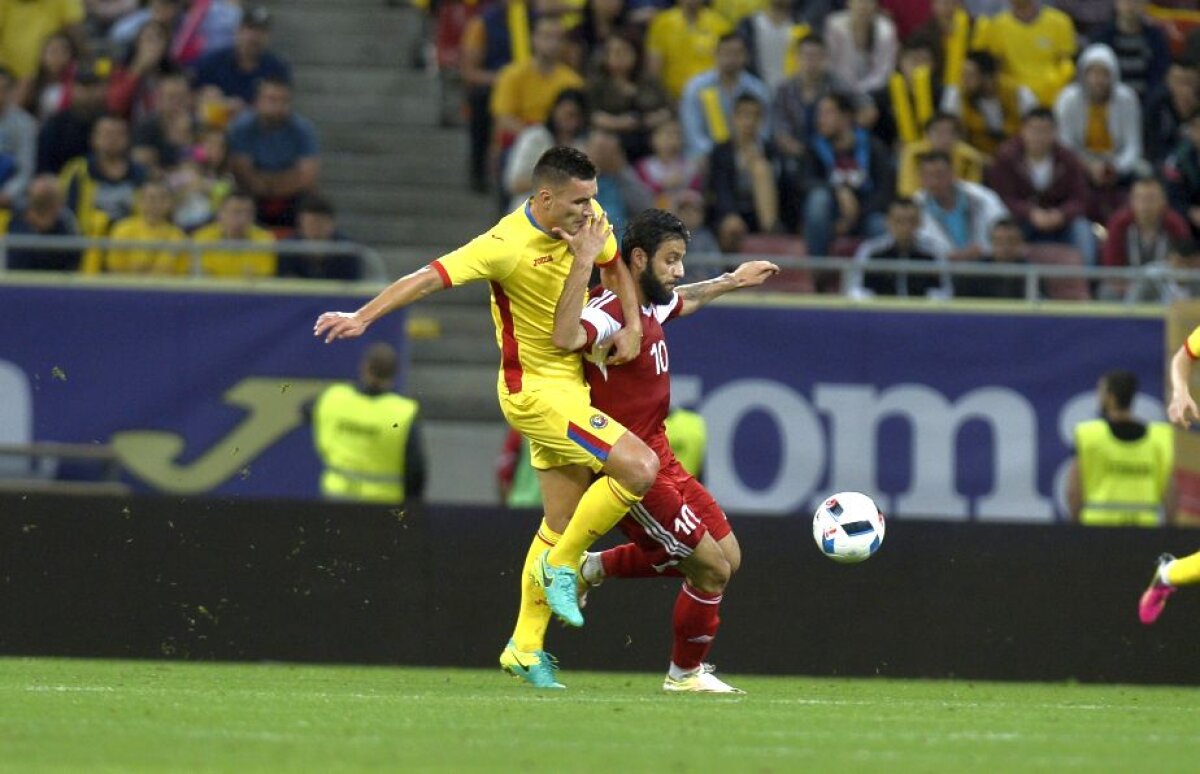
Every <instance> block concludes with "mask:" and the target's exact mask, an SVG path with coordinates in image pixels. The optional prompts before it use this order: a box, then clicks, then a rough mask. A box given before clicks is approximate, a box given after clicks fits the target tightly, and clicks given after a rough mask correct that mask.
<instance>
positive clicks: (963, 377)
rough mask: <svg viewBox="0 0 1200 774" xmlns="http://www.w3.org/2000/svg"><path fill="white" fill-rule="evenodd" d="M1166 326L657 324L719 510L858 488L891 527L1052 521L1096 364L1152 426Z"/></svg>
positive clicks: (1062, 322) (848, 316)
mask: <svg viewBox="0 0 1200 774" xmlns="http://www.w3.org/2000/svg"><path fill="white" fill-rule="evenodd" d="M1163 325H1164V324H1163V320H1162V319H1161V318H1160V317H1150V318H1146V317H1142V318H1139V317H1137V316H1133V315H1127V316H1121V317H1115V316H1106V317H1101V316H1084V315H1079V314H1062V315H1056V314H1048V313H1024V312H1014V313H984V312H975V311H963V312H958V311H952V310H950V309H946V310H944V311H941V310H932V309H928V308H927V309H925V310H922V311H916V310H914V311H887V310H870V309H864V308H842V309H814V308H762V307H756V308H746V307H735V306H716V307H712V308H709V309H705V310H702V311H701V312H699V313H698V314H696V315H695V316H694V317H689V318H686V319H683V320H680V321H678V322H674V323H672V324H671V325H670V326H669V327H668V330H667V340H668V344H669V346H670V368H671V371H672V373H673V385H674V399H675V401H676V403H678V404H680V405H684V406H691V407H693V408H697V407H698V410H699V411H700V412H701V413H702V414H703V415H704V416H705V418H706V419H707V421H708V426H709V435H708V457H707V463H706V468H705V470H706V483H707V484H708V485H709V487H710V488H711V489H712V490H713V492H714V494H716V496H717V499H718V501H719V502H720V503H721V504H722V505H723V506H724V507H725V509H726V510H728V511H730V512H733V513H745V512H760V513H764V514H785V513H796V512H807V511H810V509H812V508H815V507H816V505H817V504H818V503H819V502H820V501H821V500H822V499H824V497H826V496H827V495H829V494H832V493H834V492H839V491H846V490H853V491H862V492H866V493H868V494H871V495H872V496H874V497H875V498H876V502H877V503H878V504H879V506H880V507H881V508H882V509H883V510H884V511H885V512H886V513H888V514H889V515H898V516H901V517H921V518H935V519H947V520H966V519H980V520H989V521H1033V522H1049V521H1054V520H1059V519H1061V518H1062V517H1063V506H1062V490H1063V486H1064V477H1065V472H1066V465H1067V462H1068V460H1069V457H1070V455H1071V449H1072V445H1073V442H1072V430H1073V428H1074V426H1075V424H1076V423H1077V422H1080V421H1082V420H1084V419H1090V418H1093V417H1095V416H1096V413H1097V410H1098V400H1097V398H1096V383H1097V380H1098V379H1099V377H1100V376H1101V375H1102V374H1103V373H1105V372H1106V371H1108V370H1111V369H1116V368H1123V369H1128V370H1131V371H1133V372H1134V373H1136V374H1137V376H1138V377H1139V380H1140V392H1139V397H1138V400H1137V402H1136V403H1135V405H1134V409H1135V411H1137V412H1138V413H1139V414H1140V416H1142V417H1143V418H1144V419H1161V418H1162V417H1163V404H1162V395H1163V369H1164V360H1163Z"/></svg>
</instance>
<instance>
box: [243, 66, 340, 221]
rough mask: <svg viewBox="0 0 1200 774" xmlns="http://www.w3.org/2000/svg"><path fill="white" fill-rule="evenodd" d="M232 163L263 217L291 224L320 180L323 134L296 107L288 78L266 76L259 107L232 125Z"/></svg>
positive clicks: (255, 103)
mask: <svg viewBox="0 0 1200 774" xmlns="http://www.w3.org/2000/svg"><path fill="white" fill-rule="evenodd" d="M229 166H230V169H231V170H232V172H233V176H234V179H235V180H236V181H237V183H238V185H239V186H241V187H242V188H244V189H245V190H246V191H247V192H248V193H249V194H250V195H251V196H253V197H254V200H255V202H257V204H258V212H259V222H261V223H263V224H265V225H270V226H285V227H290V226H292V225H293V224H294V223H295V218H296V209H295V207H296V201H297V200H298V199H299V198H300V197H301V196H303V195H304V194H306V193H311V192H312V191H313V190H314V189H315V188H316V185H317V176H318V174H319V172H320V160H319V159H318V158H317V133H316V130H314V129H313V125H312V123H310V122H309V121H308V119H306V118H304V117H302V116H299V115H296V114H295V113H294V112H293V111H292V89H291V86H290V85H289V84H288V82H287V81H285V80H281V79H278V78H264V79H263V80H261V81H260V82H259V84H258V95H257V96H256V97H255V100H254V109H253V110H251V111H248V112H246V113H245V114H243V115H241V116H239V117H238V119H237V120H236V121H235V122H234V124H233V126H232V127H230V129H229Z"/></svg>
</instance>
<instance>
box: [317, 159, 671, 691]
mask: <svg viewBox="0 0 1200 774" xmlns="http://www.w3.org/2000/svg"><path fill="white" fill-rule="evenodd" d="M533 189H534V194H533V196H532V197H531V198H530V199H529V201H528V202H527V203H526V204H525V206H524V207H521V208H520V209H517V210H515V211H513V212H512V213H510V214H508V215H506V216H505V217H503V218H501V220H500V222H498V223H497V224H496V225H495V226H493V227H492V228H491V229H490V230H489V231H487V232H486V233H484V234H482V235H480V236H478V237H476V238H475V239H473V240H472V241H471V242H469V243H467V244H466V245H464V246H463V247H460V248H459V249H458V250H455V251H454V252H451V253H449V254H447V255H444V256H442V257H441V258H438V259H437V260H435V261H433V262H432V263H430V264H429V265H428V266H425V267H423V268H421V269H419V270H417V271H415V272H413V273H412V274H409V275H407V276H405V277H401V278H400V279H398V280H396V281H395V282H394V283H392V284H391V285H390V286H388V287H387V288H386V289H384V290H383V291H382V292H381V293H380V294H379V295H378V296H376V297H375V298H374V299H372V300H371V301H369V302H367V303H366V304H365V305H364V306H363V307H362V308H361V309H359V310H358V311H356V312H327V313H325V314H323V315H321V316H320V317H319V318H318V319H317V323H316V327H315V329H314V333H315V335H317V336H323V337H325V341H326V342H327V343H328V342H332V341H334V340H336V339H340V338H349V337H354V336H360V335H362V333H363V332H364V331H365V330H366V329H367V327H368V326H370V324H371V323H372V322H374V321H375V320H377V319H378V318H379V317H381V316H383V315H385V314H387V313H388V312H391V311H393V310H395V309H399V308H401V307H403V306H407V305H408V304H411V303H412V302H414V301H417V300H420V299H422V298H424V297H426V296H428V295H430V294H431V293H435V292H437V291H439V290H442V289H444V288H449V287H453V286H455V285H462V284H465V283H467V282H472V281H475V280H487V281H488V282H489V284H490V285H491V297H492V301H491V308H492V321H493V322H494V323H495V325H496V343H497V344H498V345H499V347H500V355H501V357H500V375H499V385H498V388H499V392H500V408H501V410H502V411H503V412H504V417H505V419H507V420H508V423H509V424H510V425H512V427H513V428H515V429H516V430H518V431H520V432H521V433H522V434H523V435H524V436H525V437H526V438H528V439H529V442H530V453H531V458H532V462H533V467H534V468H535V469H536V470H537V472H538V481H539V483H540V484H541V488H542V499H543V505H544V507H545V518H544V520H543V521H542V524H541V527H540V528H539V529H538V532H537V535H536V536H535V537H534V540H533V544H532V545H531V546H530V549H529V553H528V555H527V556H526V559H525V567H524V572H523V573H522V575H521V578H522V581H521V609H520V614H519V616H518V618H517V625H516V629H515V630H514V632H513V636H512V639H511V640H509V642H508V645H507V646H506V647H505V649H504V651H503V652H502V654H501V656H500V664H501V666H502V667H503V668H504V669H505V670H507V671H508V672H510V673H512V674H513V675H516V676H519V677H522V678H524V679H525V680H527V681H528V682H530V683H531V684H533V685H534V686H536V687H539V688H561V687H562V686H561V685H560V684H559V683H558V681H557V679H556V677H555V671H556V667H555V665H554V661H553V659H552V658H551V657H550V656H548V655H547V654H546V653H545V651H544V650H543V647H542V646H543V643H544V640H545V634H546V626H547V624H548V623H549V620H550V615H551V611H553V613H554V614H555V615H557V616H558V617H559V618H561V619H562V620H563V621H564V622H566V623H567V624H569V625H572V626H580V625H582V624H583V616H582V615H581V614H580V612H579V602H578V598H577V591H576V583H577V577H578V569H579V564H580V562H581V561H582V560H583V554H584V552H585V551H586V550H587V549H588V547H590V546H591V544H592V543H594V542H595V541H596V539H598V538H599V537H600V536H601V535H603V534H604V533H606V532H608V530H609V529H611V528H612V527H613V526H614V525H615V524H616V523H617V522H618V521H620V520H621V518H622V517H623V516H624V515H625V512H626V511H628V510H629V508H630V507H631V506H632V505H633V504H635V503H637V502H639V501H640V500H641V499H642V496H643V495H644V494H645V493H646V491H647V490H649V488H650V486H651V485H652V484H653V483H654V478H655V476H656V475H657V473H658V467H659V463H658V457H657V456H656V455H655V454H654V452H653V451H651V450H650V448H649V447H648V446H647V445H646V444H645V443H643V442H642V441H641V440H640V439H639V438H638V437H637V436H636V435H634V434H633V433H629V432H626V429H625V428H624V427H622V426H621V425H620V424H619V423H617V422H616V421H614V420H613V419H612V418H611V417H609V416H608V415H607V414H604V413H603V412H601V411H597V410H596V409H595V408H593V407H592V406H591V398H590V394H589V392H588V387H587V384H586V383H585V382H584V380H583V367H582V364H581V362H580V358H579V355H578V354H577V353H575V352H571V351H568V350H567V349H565V348H564V347H563V346H561V345H560V343H558V342H556V341H555V340H554V337H553V331H554V327H555V326H554V322H555V319H556V316H559V315H566V316H571V317H573V318H575V319H578V317H579V314H580V312H581V311H582V306H579V307H578V308H574V309H568V308H564V309H560V308H559V306H560V305H559V299H560V297H561V296H562V291H563V283H564V281H565V280H566V277H567V275H568V274H569V273H570V269H571V266H572V265H573V264H575V263H578V262H580V261H584V262H588V263H594V264H595V265H597V266H599V267H600V274H601V279H602V280H603V282H604V284H605V285H606V286H607V287H610V288H614V289H616V292H617V294H618V296H620V298H621V302H622V308H623V310H624V313H625V314H626V315H627V316H628V317H627V319H631V320H638V321H639V324H638V325H636V326H634V327H633V328H630V329H626V331H628V333H627V334H626V335H625V336H624V337H622V338H620V339H619V340H615V341H614V346H613V354H612V355H611V361H612V362H613V363H614V364H620V363H625V362H628V361H629V360H632V359H633V358H634V357H636V356H637V354H638V353H639V351H640V349H641V339H642V329H641V325H640V319H641V316H640V314H639V312H638V307H637V293H636V289H635V287H634V285H633V280H632V279H631V278H630V274H629V270H628V268H627V267H626V266H625V264H624V261H621V260H619V259H618V255H617V243H616V239H614V238H613V235H612V229H611V228H610V227H609V225H608V221H607V217H606V216H605V215H604V213H603V211H601V210H600V209H599V207H598V206H597V205H596V204H595V202H594V197H595V195H596V168H595V167H594V166H593V165H592V162H591V161H590V160H589V159H588V158H587V156H585V155H584V154H582V153H581V152H579V151H577V150H575V149H573V148H566V147H556V148H551V149H550V150H548V151H546V152H545V153H544V154H543V155H542V157H541V158H540V159H539V160H538V162H537V164H536V165H535V166H534V169H533ZM623 332H624V331H623ZM618 335H619V334H618ZM596 473H600V474H602V475H600V476H599V477H595V474H596ZM594 477H595V480H594V481H593V478H594Z"/></svg>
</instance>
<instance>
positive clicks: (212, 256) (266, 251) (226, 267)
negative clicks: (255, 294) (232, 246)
mask: <svg viewBox="0 0 1200 774" xmlns="http://www.w3.org/2000/svg"><path fill="white" fill-rule="evenodd" d="M192 241H194V242H196V243H198V244H203V243H206V242H210V243H211V242H221V241H246V242H257V243H259V244H262V245H263V246H264V247H263V249H262V250H261V251H259V250H254V251H250V252H245V251H236V252H235V251H233V250H220V249H218V250H205V251H204V252H203V253H201V255H200V269H201V271H202V272H203V273H204V274H205V275H207V276H210V277H223V278H229V279H236V278H239V277H273V276H275V273H276V267H277V266H278V264H279V259H278V258H277V257H276V255H275V249H274V246H275V236H274V235H273V234H272V233H271V232H270V231H267V230H266V229H264V228H259V227H258V226H256V225H254V199H253V198H251V197H250V195H249V194H247V193H245V192H243V191H235V192H233V193H231V194H229V196H227V197H226V198H225V201H223V202H221V207H220V209H219V210H217V222H216V223H212V224H210V225H207V226H205V227H204V228H202V229H199V230H198V231H196V233H194V234H192Z"/></svg>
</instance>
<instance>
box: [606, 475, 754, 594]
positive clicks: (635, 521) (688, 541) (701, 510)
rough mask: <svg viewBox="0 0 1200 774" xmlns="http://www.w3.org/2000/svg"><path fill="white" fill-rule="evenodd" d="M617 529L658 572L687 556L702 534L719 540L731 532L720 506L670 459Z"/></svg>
mask: <svg viewBox="0 0 1200 774" xmlns="http://www.w3.org/2000/svg"><path fill="white" fill-rule="evenodd" d="M620 527H621V531H622V532H624V533H625V536H626V537H627V538H629V539H630V540H632V541H633V542H634V543H636V544H637V545H638V547H640V548H641V549H642V550H643V551H645V552H646V553H647V554H648V556H649V558H650V559H651V564H653V565H654V568H655V569H657V570H660V571H661V570H662V569H663V568H665V567H670V566H671V565H674V564H676V563H678V562H679V561H680V560H681V559H686V558H687V557H689V556H691V555H692V550H693V549H695V547H696V546H697V545H699V544H700V540H701V538H703V537H704V536H705V535H706V534H708V535H712V537H713V540H721V539H722V538H724V537H725V536H726V535H728V534H729V533H730V532H732V531H733V528H732V527H730V526H729V520H728V519H726V518H725V512H724V511H722V510H721V506H719V505H717V501H716V500H714V499H713V496H712V495H711V494H709V492H708V490H707V489H705V488H704V485H703V484H701V483H700V482H699V481H697V480H696V479H695V477H694V476H692V475H691V474H690V473H688V472H687V471H686V470H684V469H683V466H682V465H680V464H679V460H676V459H675V458H674V457H671V459H670V461H669V462H665V461H664V464H663V466H662V468H661V469H659V471H658V477H657V478H656V479H654V486H652V487H650V491H649V492H647V493H646V496H645V497H644V498H642V501H641V502H640V503H638V504H637V505H635V506H633V508H631V509H630V511H629V513H627V514H625V517H624V518H623V519H621V522H620Z"/></svg>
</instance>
